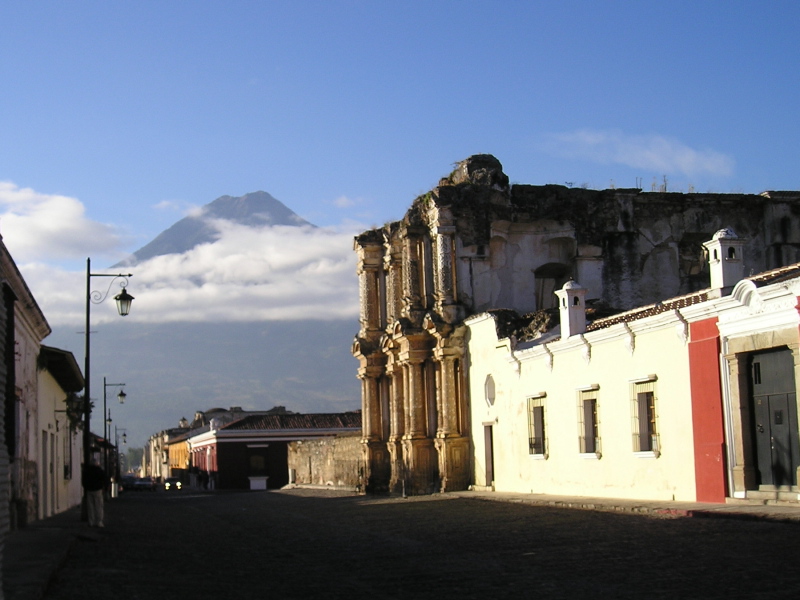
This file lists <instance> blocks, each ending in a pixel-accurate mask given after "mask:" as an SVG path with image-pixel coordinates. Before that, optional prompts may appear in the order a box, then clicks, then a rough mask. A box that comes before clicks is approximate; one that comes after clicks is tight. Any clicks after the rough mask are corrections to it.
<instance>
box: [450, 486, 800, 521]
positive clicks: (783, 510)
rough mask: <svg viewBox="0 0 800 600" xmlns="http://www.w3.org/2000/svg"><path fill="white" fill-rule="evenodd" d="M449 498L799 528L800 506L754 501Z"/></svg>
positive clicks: (504, 495) (508, 495) (469, 494)
mask: <svg viewBox="0 0 800 600" xmlns="http://www.w3.org/2000/svg"><path fill="white" fill-rule="evenodd" d="M450 494H452V495H455V496H461V497H464V498H473V499H479V500H485V501H495V502H498V501H499V502H519V503H522V504H532V505H539V506H551V507H557V508H571V509H580V510H602V511H608V512H621V513H631V514H642V515H649V516H653V517H662V518H665V517H676V518H677V517H696V518H730V519H758V520H768V521H777V522H792V523H799V524H800V503H794V502H781V503H777V504H763V503H759V502H754V501H747V500H734V499H729V503H728V504H712V503H704V502H673V501H670V500H625V499H620V498H590V497H575V496H549V495H544V494H522V493H513V492H491V491H466V492H450Z"/></svg>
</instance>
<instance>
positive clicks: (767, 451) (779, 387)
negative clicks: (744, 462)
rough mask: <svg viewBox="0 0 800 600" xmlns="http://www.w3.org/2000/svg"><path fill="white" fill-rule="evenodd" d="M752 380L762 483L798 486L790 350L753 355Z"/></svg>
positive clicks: (799, 458)
mask: <svg viewBox="0 0 800 600" xmlns="http://www.w3.org/2000/svg"><path fill="white" fill-rule="evenodd" d="M750 381H751V386H752V390H753V396H752V397H753V417H754V427H755V432H754V436H755V449H756V457H757V458H756V460H757V467H758V472H759V476H760V480H759V483H760V484H761V485H763V486H776V487H781V486H793V485H797V474H796V473H797V466H798V465H800V440H798V425H797V398H796V393H795V380H794V358H793V356H792V352H791V350H789V349H785V350H778V351H769V352H756V353H754V354H753V355H752V356H751V358H750Z"/></svg>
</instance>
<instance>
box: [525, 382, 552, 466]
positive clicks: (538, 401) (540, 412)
mask: <svg viewBox="0 0 800 600" xmlns="http://www.w3.org/2000/svg"><path fill="white" fill-rule="evenodd" d="M544 398H545V394H541V395H537V396H532V397H530V398H528V452H529V453H530V454H538V455H541V456H544V457H545V458H546V457H547V443H546V440H545V428H544Z"/></svg>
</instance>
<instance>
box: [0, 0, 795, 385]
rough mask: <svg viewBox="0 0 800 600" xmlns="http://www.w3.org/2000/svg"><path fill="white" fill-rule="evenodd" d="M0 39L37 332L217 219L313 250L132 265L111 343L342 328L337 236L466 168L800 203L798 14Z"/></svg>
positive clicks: (223, 246) (34, 7) (182, 25)
mask: <svg viewBox="0 0 800 600" xmlns="http://www.w3.org/2000/svg"><path fill="white" fill-rule="evenodd" d="M0 27H2V30H1V31H2V33H0V82H2V90H3V91H2V93H0V233H2V235H3V239H4V241H5V243H6V245H7V246H8V248H9V250H10V251H11V253H12V256H13V257H14V258H15V260H16V261H17V263H18V264H19V265H20V269H21V270H22V272H23V275H24V276H25V278H26V280H27V281H28V283H29V285H30V287H31V289H32V290H33V292H34V294H35V295H36V297H37V300H38V301H39V303H40V305H41V306H42V307H43V310H44V312H45V315H46V316H47V318H48V320H49V321H50V323H51V325H52V326H53V328H54V330H58V329H59V328H65V327H66V328H69V331H72V332H74V331H75V330H76V329H75V326H76V324H78V323H80V322H81V319H82V315H83V306H82V302H83V295H82V290H83V277H84V275H83V273H84V271H83V270H84V268H85V260H86V257H89V256H91V257H92V262H93V265H94V266H96V267H97V268H101V267H105V266H108V265H111V264H114V263H116V262H117V261H119V260H120V259H122V258H124V257H125V256H126V255H127V254H129V253H131V252H133V251H134V250H136V249H137V248H139V247H141V246H142V245H144V244H145V243H147V242H148V241H150V240H151V239H152V238H153V237H155V236H156V235H157V234H158V233H160V232H161V231H162V230H164V229H166V228H167V227H169V226H170V225H171V224H172V223H174V222H175V221H177V220H178V219H180V218H181V217H182V216H184V215H185V214H187V211H190V210H192V209H196V208H197V207H199V206H202V205H204V204H207V203H208V202H211V201H212V200H214V199H215V198H217V197H219V196H222V195H233V196H239V195H242V194H245V193H248V192H252V191H256V190H264V191H267V192H269V193H270V194H272V195H273V196H275V197H276V198H278V199H279V200H281V201H282V202H284V203H285V204H286V205H287V206H289V207H290V208H291V209H293V210H294V211H295V212H297V213H298V214H300V215H301V216H302V217H304V218H306V219H308V220H309V221H311V222H312V223H315V224H316V225H320V226H323V228H324V229H323V230H322V231H321V232H316V233H312V232H309V231H302V232H299V234H298V237H296V238H292V237H291V234H290V233H289V232H286V231H280V232H277V233H276V232H269V233H268V234H266V233H265V237H259V236H258V235H257V234H256V233H253V232H242V231H239V230H236V228H233V230H228V229H226V230H225V231H222V232H221V240H220V242H221V243H220V244H217V245H215V246H216V247H215V248H214V249H209V248H205V249H204V250H203V251H202V252H201V251H198V252H196V253H193V254H192V255H191V256H187V257H178V258H175V257H173V259H165V260H162V261H160V262H157V263H153V264H150V265H148V268H146V269H145V268H142V269H140V270H139V271H137V274H136V277H135V278H134V280H133V281H132V282H131V290H132V292H133V294H134V295H135V296H136V297H137V304H136V305H135V306H136V308H135V311H134V312H132V313H131V317H129V319H130V320H136V319H140V320H142V321H146V322H150V323H155V322H158V321H159V320H173V321H175V320H181V319H188V320H194V321H203V322H207V321H210V320H216V319H221V320H224V319H229V318H240V319H245V320H246V319H251V320H254V321H269V320H270V319H278V320H285V319H292V318H300V317H299V315H305V316H307V315H308V314H311V313H313V314H316V315H318V316H319V318H323V319H326V318H327V319H342V318H350V319H354V318H355V317H356V315H357V289H356V288H357V286H356V285H355V276H354V268H355V257H354V255H353V252H352V236H353V235H354V234H355V233H358V232H360V231H362V230H364V229H366V228H369V227H372V226H380V225H383V224H384V223H386V222H388V221H393V220H396V219H399V218H401V217H402V215H403V214H404V212H405V210H406V209H407V208H408V206H409V205H410V203H411V201H412V200H413V199H414V198H415V197H416V196H417V195H419V194H421V193H424V192H426V191H427V190H429V189H430V188H431V187H433V186H435V185H436V183H437V181H438V180H439V178H440V177H442V176H445V175H447V174H448V173H449V172H450V170H451V169H452V165H453V163H455V162H457V161H459V160H461V159H464V158H466V157H468V156H470V155H472V154H477V153H490V154H494V155H495V156H496V157H497V158H498V159H499V160H500V161H501V162H502V163H503V165H504V169H505V172H506V173H507V174H508V176H509V178H510V180H511V181H512V183H529V184H547V183H557V184H567V183H569V184H570V185H575V186H580V185H585V186H588V187H591V188H599V189H603V188H607V187H610V186H616V187H634V186H636V185H640V186H641V187H643V188H644V189H645V190H648V191H649V190H650V189H651V187H652V186H653V185H658V186H660V185H661V184H662V183H663V182H664V179H665V178H666V180H667V182H668V188H669V189H670V190H676V191H688V190H690V189H694V190H696V191H698V192H706V191H715V192H750V193H758V192H761V191H764V190H767V189H773V190H774V189H800V169H799V168H798V167H800V165H799V164H798V149H797V140H798V139H800V124H799V123H800V119H798V108H797V107H798V91H799V90H800V85H799V84H800V68H798V67H800V64H798V63H799V62H800V61H799V60H798V58H799V57H800V52H798V50H797V31H798V30H799V29H800V3H798V2H796V1H793V2H789V1H774V2H744V1H736V0H733V1H726V2H716V1H698V0H694V1H691V2H688V1H687V2H684V1H672V2H646V1H639V2H616V1H604V2H595V1H586V2H576V1H569V0H566V1H560V2H544V1H542V2H537V1H527V2H523V1H515V0H504V1H494V2H492V1H488V0H482V1H471V0H462V1H447V0H436V1H432V0H431V1H426V2H423V1H414V0H409V1H405V2H382V1H337V0H327V1H320V2H308V1H303V0H294V1H292V2H278V1H275V2H269V1H262V2H255V1H252V0H250V1H246V2H242V1H236V0H226V1H224V2H216V1H193V2H182V1H170V2H164V1H163V0H161V1H158V2H155V1H148V0H138V1H137V2H107V1H80V0H76V1H72V2H56V1H39V0H32V1H29V2H15V1H9V2H3V3H2V4H0ZM298 248H303V253H302V255H300V256H298V253H297V249H298ZM286 250H289V252H288V253H287V252H285V251H286ZM276 265H277V266H276ZM265 274H266V275H265ZM298 274H311V275H313V277H310V278H305V279H303V278H298ZM198 278H201V279H202V281H203V284H202V285H197V283H196V282H197V280H198ZM309 281H313V282H314V285H313V286H309V285H308V282H309ZM198 300H199V301H198ZM189 305H191V306H192V310H191V311H188V310H186V308H187V307H188V306H189ZM231 307H233V308H234V310H231ZM114 318H115V317H114V316H113V306H108V307H99V308H98V309H97V311H96V312H95V313H93V319H94V320H96V321H97V322H100V321H103V320H105V319H107V320H111V319H114ZM343 351H344V352H348V351H349V349H348V348H344V350H343ZM76 356H78V357H80V356H82V352H80V351H78V352H76ZM354 368H355V367H354ZM95 387H96V382H95Z"/></svg>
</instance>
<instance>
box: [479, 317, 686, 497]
mask: <svg viewBox="0 0 800 600" xmlns="http://www.w3.org/2000/svg"><path fill="white" fill-rule="evenodd" d="M670 315H671V313H670ZM467 324H468V326H469V328H470V336H469V340H470V341H469V386H470V397H471V413H472V414H471V422H472V427H473V431H472V436H473V440H474V448H475V455H474V464H475V474H474V477H475V479H474V480H475V483H476V484H477V485H487V482H486V481H485V472H486V465H485V458H484V457H485V446H484V424H485V423H492V424H493V440H494V482H495V489H496V490H497V491H509V492H526V493H542V494H554V495H558V494H563V495H577V496H595V497H615V498H632V499H659V500H672V499H674V500H683V501H693V500H694V499H695V497H696V493H695V481H694V453H693V439H692V415H691V394H690V387H689V360H688V352H687V347H686V344H685V342H684V340H683V339H682V337H681V336H680V335H679V332H680V331H681V323H680V322H679V321H678V320H676V319H674V318H673V317H672V316H669V315H667V316H664V315H662V316H659V317H651V318H649V319H645V320H642V321H638V322H634V323H631V327H632V328H633V336H634V350H633V353H631V351H630V350H629V347H630V344H629V340H630V336H629V335H628V334H627V331H626V330H625V328H624V326H623V325H615V326H613V327H611V328H609V329H605V330H600V331H596V332H590V333H588V334H586V335H585V340H586V341H587V342H588V344H589V347H590V352H591V358H590V360H589V361H588V362H587V360H586V351H587V346H586V344H584V343H583V339H584V337H583V336H573V337H572V338H570V339H569V340H564V341H557V342H554V343H550V344H548V345H547V349H548V350H549V353H550V354H551V355H552V369H551V367H550V362H551V359H550V356H549V355H548V352H546V351H545V349H544V347H543V345H541V344H539V345H536V346H533V347H532V348H528V349H523V350H517V351H516V352H513V353H512V352H511V351H510V347H509V345H508V341H507V340H505V342H504V343H503V341H498V340H497V337H496V334H495V329H494V320H493V319H492V318H490V317H487V316H486V315H480V316H477V317H473V318H471V319H469V320H468V321H467ZM489 374H491V375H492V376H493V378H494V380H495V402H494V405H493V406H489V405H488V404H487V402H486V401H485V400H484V382H485V380H486V376H487V375H489ZM650 374H655V375H656V376H657V381H656V384H655V386H656V397H657V426H658V431H659V436H660V445H661V447H660V451H661V452H660V455H659V456H656V454H655V453H652V452H641V453H637V452H634V451H633V425H632V422H633V418H632V406H631V405H632V402H631V380H636V379H641V378H646V377H647V376H648V375H650ZM592 385H597V386H598V390H597V393H598V420H599V435H600V438H601V441H602V446H601V447H602V456H601V457H600V458H598V457H597V456H596V455H594V454H581V453H580V452H579V441H578V438H579V435H580V434H579V417H578V397H579V395H578V390H579V389H580V388H585V387H588V386H592ZM541 392H544V393H546V397H545V400H544V402H545V428H546V439H547V446H548V454H547V458H544V457H543V456H541V455H531V454H530V453H529V447H528V417H527V398H528V397H529V396H531V395H535V394H539V393H541Z"/></svg>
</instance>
